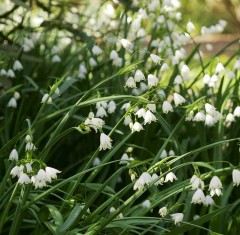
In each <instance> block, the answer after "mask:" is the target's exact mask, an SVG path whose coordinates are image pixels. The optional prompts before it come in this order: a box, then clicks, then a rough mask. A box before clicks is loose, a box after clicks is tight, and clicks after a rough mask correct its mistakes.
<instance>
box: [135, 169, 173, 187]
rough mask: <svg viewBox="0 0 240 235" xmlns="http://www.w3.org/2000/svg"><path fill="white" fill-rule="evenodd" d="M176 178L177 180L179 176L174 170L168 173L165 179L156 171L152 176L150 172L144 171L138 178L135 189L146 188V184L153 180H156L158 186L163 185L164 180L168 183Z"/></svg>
mask: <svg viewBox="0 0 240 235" xmlns="http://www.w3.org/2000/svg"><path fill="white" fill-rule="evenodd" d="M174 180H177V177H176V176H175V174H174V173H173V172H169V173H168V174H167V175H166V177H165V179H164V177H161V178H159V176H158V175H157V174H156V173H154V174H153V175H152V176H151V175H150V174H149V173H148V172H143V173H142V174H141V176H140V177H139V178H138V179H137V180H136V182H135V184H134V186H133V189H134V190H136V189H138V190H140V189H142V188H144V186H145V185H150V184H151V183H152V182H154V185H155V186H158V185H162V184H163V182H165V183H166V182H168V181H170V182H171V183H172V182H173V181H174Z"/></svg>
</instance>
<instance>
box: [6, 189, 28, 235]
mask: <svg viewBox="0 0 240 235" xmlns="http://www.w3.org/2000/svg"><path fill="white" fill-rule="evenodd" d="M25 188H26V190H25ZM29 191H30V186H28V185H27V186H26V185H22V190H21V195H20V197H19V201H18V204H17V208H16V211H15V214H14V218H13V222H12V226H11V229H10V232H9V235H15V234H19V233H18V232H19V229H20V227H21V224H22V220H23V212H24V210H23V206H24V205H25V203H26V200H27V197H28V194H29Z"/></svg>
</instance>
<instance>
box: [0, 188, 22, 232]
mask: <svg viewBox="0 0 240 235" xmlns="http://www.w3.org/2000/svg"><path fill="white" fill-rule="evenodd" d="M18 185H19V184H16V186H15V188H14V190H13V192H12V195H11V197H10V199H9V201H8V203H7V206H6V207H5V209H4V211H3V213H2V216H1V219H0V234H1V232H2V228H3V225H4V223H5V219H6V217H7V214H8V211H9V209H10V207H11V205H12V201H13V199H14V197H15V195H16V193H17V190H18Z"/></svg>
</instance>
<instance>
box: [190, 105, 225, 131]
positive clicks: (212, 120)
mask: <svg viewBox="0 0 240 235" xmlns="http://www.w3.org/2000/svg"><path fill="white" fill-rule="evenodd" d="M221 119H222V114H221V113H220V112H219V111H217V110H216V108H215V107H214V106H213V105H211V104H209V103H206V104H205V110H200V111H198V112H197V113H194V111H193V110H191V111H190V112H189V113H188V115H187V116H186V121H193V122H204V123H205V125H206V126H213V125H214V124H216V123H217V122H218V121H219V120H221Z"/></svg>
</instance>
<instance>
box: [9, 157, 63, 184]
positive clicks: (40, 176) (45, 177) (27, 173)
mask: <svg viewBox="0 0 240 235" xmlns="http://www.w3.org/2000/svg"><path fill="white" fill-rule="evenodd" d="M23 162H24V161H20V162H19V163H18V165H16V166H15V167H14V168H13V169H12V170H11V172H10V174H11V175H12V177H16V176H17V177H18V183H19V184H30V183H32V184H33V185H34V187H35V188H43V187H45V186H47V183H51V182H52V179H56V178H57V174H58V173H61V171H59V170H57V169H55V168H52V167H45V168H43V169H42V168H40V169H37V168H36V167H35V165H36V164H35V163H36V160H34V159H33V160H32V161H31V162H28V163H25V164H24V163H23ZM38 162H39V161H38Z"/></svg>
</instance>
